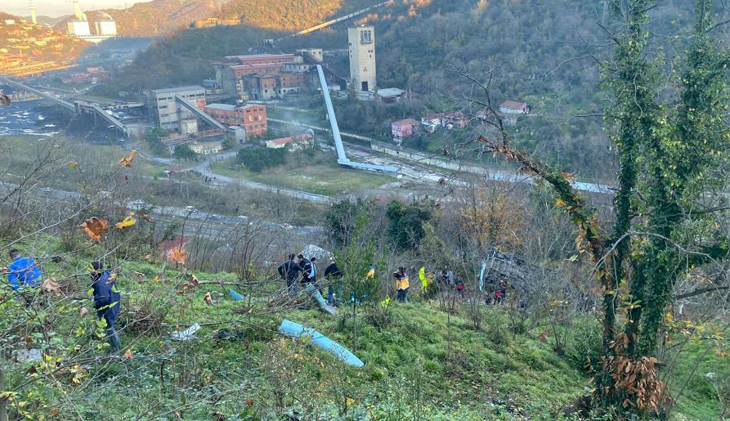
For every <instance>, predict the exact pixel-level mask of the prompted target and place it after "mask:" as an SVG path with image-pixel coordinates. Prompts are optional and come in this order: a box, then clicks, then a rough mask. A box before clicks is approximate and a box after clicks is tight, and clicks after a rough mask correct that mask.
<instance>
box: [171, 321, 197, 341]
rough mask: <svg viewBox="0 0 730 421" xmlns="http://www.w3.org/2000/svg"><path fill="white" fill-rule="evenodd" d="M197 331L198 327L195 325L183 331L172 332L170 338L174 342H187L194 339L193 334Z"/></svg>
mask: <svg viewBox="0 0 730 421" xmlns="http://www.w3.org/2000/svg"><path fill="white" fill-rule="evenodd" d="M199 330H200V325H199V324H197V323H195V324H194V325H192V326H190V327H189V328H187V329H185V330H182V331H176V332H172V333H171V334H170V337H171V338H172V339H174V340H176V341H189V340H191V339H196V337H195V333H196V332H197V331H199Z"/></svg>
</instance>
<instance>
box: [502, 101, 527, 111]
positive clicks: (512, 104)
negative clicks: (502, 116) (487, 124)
mask: <svg viewBox="0 0 730 421" xmlns="http://www.w3.org/2000/svg"><path fill="white" fill-rule="evenodd" d="M499 106H500V107H504V108H512V109H515V110H524V109H525V108H527V107H528V105H527V104H525V103H524V102H517V101H509V100H508V101H504V102H503V103H501V104H499Z"/></svg>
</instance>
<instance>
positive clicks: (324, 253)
mask: <svg viewBox="0 0 730 421" xmlns="http://www.w3.org/2000/svg"><path fill="white" fill-rule="evenodd" d="M299 254H301V255H303V256H304V257H306V258H307V259H311V258H312V257H316V258H317V260H319V261H321V262H326V261H327V260H328V259H329V258H330V257H332V252H331V251H328V250H325V249H323V248H322V247H319V246H315V245H314V244H309V245H308V246H306V247H304V249H303V250H302V251H301V253H299Z"/></svg>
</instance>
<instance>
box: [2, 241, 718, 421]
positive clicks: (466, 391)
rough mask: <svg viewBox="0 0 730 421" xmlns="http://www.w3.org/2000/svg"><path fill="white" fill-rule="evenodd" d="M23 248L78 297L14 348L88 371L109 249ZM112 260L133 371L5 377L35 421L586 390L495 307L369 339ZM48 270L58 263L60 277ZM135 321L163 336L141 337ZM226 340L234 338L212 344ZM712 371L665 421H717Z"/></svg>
mask: <svg viewBox="0 0 730 421" xmlns="http://www.w3.org/2000/svg"><path fill="white" fill-rule="evenodd" d="M138 228H139V227H136V228H134V229H138ZM115 235H117V236H123V235H126V234H125V233H117V234H115ZM117 240H118V238H116V239H111V238H110V239H107V240H106V241H107V242H109V241H112V242H115V243H118V241H117ZM29 241H30V240H28V241H26V242H24V243H23V244H21V245H20V247H19V248H21V250H22V251H24V252H26V253H31V252H32V254H33V255H35V256H37V257H38V258H39V259H40V261H42V262H43V269H44V271H45V273H46V275H53V276H55V277H56V278H57V279H58V280H59V283H60V284H61V285H62V287H63V289H64V291H65V292H66V294H67V295H66V297H72V298H57V299H53V300H57V302H56V303H55V305H48V304H46V306H45V307H44V308H45V309H46V310H45V312H44V313H43V314H44V316H43V317H44V319H43V320H44V322H43V326H44V330H43V331H44V332H45V333H44V335H40V334H36V333H33V326H35V325H36V321H35V319H33V320H31V321H30V322H29V324H28V326H29V331H28V332H27V333H24V335H27V336H26V338H25V340H23V341H22V345H18V346H22V347H28V348H33V347H43V349H44V352H46V353H47V354H48V355H51V356H61V355H65V357H66V358H79V357H81V358H82V359H87V358H88V357H89V355H88V354H83V355H80V356H78V355H76V354H75V352H76V351H74V350H75V349H78V348H77V346H78V347H81V349H89V346H91V351H85V352H91V354H92V355H96V356H103V355H105V353H106V351H105V350H104V349H103V347H102V348H100V349H95V350H94V348H93V345H95V344H103V343H104V342H103V341H102V340H100V339H98V338H94V337H93V336H92V335H91V332H93V329H94V322H93V320H94V318H93V315H90V316H87V317H79V313H78V309H79V308H80V307H81V306H86V307H88V308H91V302H90V299H89V298H88V295H87V290H88V288H89V279H88V275H87V274H86V270H85V267H86V265H87V264H88V262H89V261H91V260H93V259H94V258H96V257H97V256H100V255H103V254H104V253H105V252H106V249H105V246H104V244H103V243H102V244H91V243H90V242H89V241H88V240H87V239H86V238H85V237H83V235H78V236H76V237H74V238H68V237H64V239H58V238H56V237H48V238H45V237H44V238H41V237H38V238H36V239H35V240H34V241H33V242H32V243H31V242H29ZM0 246H2V243H0ZM119 252H120V253H121V254H124V255H126V256H127V257H128V258H129V260H127V261H118V262H117V263H119V264H121V269H122V272H121V277H120V279H121V283H120V285H121V289H122V312H121V314H120V318H119V320H120V322H119V327H120V328H121V331H122V342H123V346H124V351H125V352H126V351H127V350H129V351H130V352H131V354H132V355H133V358H132V359H129V360H117V361H111V362H108V363H104V364H90V363H87V364H86V365H85V370H87V371H86V372H85V375H84V376H83V377H82V378H81V380H80V384H78V385H74V384H73V382H72V381H71V380H70V375H69V373H68V372H67V371H60V372H58V373H55V374H54V377H53V378H48V377H43V376H41V377H39V378H38V380H37V381H35V382H31V383H25V382H26V381H27V379H28V376H27V372H29V370H30V368H29V367H28V366H24V367H22V366H20V365H19V364H17V363H12V362H11V363H9V365H8V367H9V375H8V378H7V379H6V381H7V384H8V388H9V389H10V390H14V391H16V392H18V393H20V394H21V396H22V397H23V399H24V402H25V405H26V408H27V409H28V410H29V411H32V412H31V413H32V414H35V415H37V416H40V415H41V414H48V412H49V411H50V410H51V408H57V409H58V411H59V419H78V418H79V417H83V418H85V419H98V420H118V419H134V417H135V416H137V415H139V414H140V413H142V412H144V411H149V413H148V414H149V415H150V418H148V419H168V417H167V415H169V413H174V412H176V411H177V412H178V414H179V415H177V416H176V419H183V420H198V419H211V414H212V413H213V412H215V413H219V414H221V415H222V416H224V417H225V419H239V420H259V419H272V420H273V419H281V416H282V414H286V413H292V412H298V413H300V414H304V415H305V416H304V418H305V419H328V420H360V419H369V420H394V421H395V420H429V421H430V420H455V421H456V420H458V421H461V420H475V421H476V420H524V419H530V420H560V419H565V417H564V416H563V414H562V412H563V411H562V408H563V407H565V406H567V405H571V404H573V403H575V401H576V399H577V398H578V397H579V396H581V395H582V394H583V393H584V392H583V388H584V387H585V386H587V385H588V384H589V383H588V378H587V377H586V375H585V374H584V373H582V372H581V371H580V370H578V369H577V368H575V366H574V365H573V364H571V362H570V361H569V360H568V359H567V358H566V357H562V356H560V355H558V354H556V353H555V352H554V351H553V349H552V347H551V345H550V341H549V340H548V341H541V340H539V339H538V337H539V332H540V331H542V330H544V327H540V328H538V329H537V330H536V331H528V332H525V333H518V334H514V335H513V332H512V331H511V330H510V326H511V325H510V318H509V316H508V314H507V313H506V312H505V309H504V308H501V307H484V308H483V309H482V311H483V325H482V327H481V329H475V328H474V327H473V325H472V323H471V322H470V321H469V319H468V318H467V317H466V308H461V309H460V310H458V311H457V314H456V315H452V316H450V317H449V316H448V315H447V314H446V313H445V312H443V311H441V310H440V309H439V308H438V305H437V304H436V303H435V302H429V301H423V300H422V299H420V298H419V297H414V299H413V301H412V302H411V303H409V304H398V303H394V302H393V303H391V304H390V305H389V306H387V307H386V309H387V310H385V311H388V312H389V316H390V317H389V319H390V322H389V323H388V324H385V325H379V326H378V325H375V324H374V323H373V319H372V318H371V317H370V316H369V311H366V310H365V309H364V308H362V307H360V308H358V315H357V318H356V319H355V320H356V323H355V322H354V320H353V318H352V317H350V313H351V311H352V309H351V308H350V307H341V308H340V314H339V315H338V316H336V317H332V316H326V315H324V314H322V313H320V312H319V311H316V310H313V309H309V310H308V309H291V308H289V309H280V310H274V311H272V307H270V306H267V305H265V303H264V302H262V301H260V300H253V301H252V307H249V306H248V304H249V303H237V302H234V301H233V300H231V299H230V298H229V296H228V294H227V289H228V288H229V287H228V286H220V285H215V284H213V285H201V286H198V287H196V288H185V287H184V285H185V284H186V283H187V279H188V276H189V273H185V272H183V268H182V267H180V265H175V264H172V263H168V264H166V265H163V264H162V262H161V261H160V260H159V259H155V258H153V259H152V260H147V261H146V260H145V259H144V258H143V256H145V255H148V254H154V253H153V251H152V250H151V249H149V248H147V247H145V246H132V245H130V246H129V248H128V249H127V250H119ZM50 256H63V259H62V260H60V261H59V262H57V263H54V262H53V261H51V260H50V259H49V257H50ZM194 274H195V275H196V276H197V278H198V279H200V280H223V281H228V282H235V281H236V276H235V275H233V274H229V273H216V274H212V273H201V272H194ZM72 275H77V276H75V277H74V276H72ZM259 275H261V274H259ZM156 277H159V280H156V279H155V278H156ZM278 286H279V284H278V282H268V283H265V284H264V285H263V286H261V287H259V289H255V290H251V289H249V288H247V287H245V286H244V287H242V288H240V289H239V290H240V291H241V292H243V293H245V294H246V295H249V294H250V293H252V295H253V297H254V298H260V297H265V296H268V295H269V294H271V293H272V292H273V291H275V290H276V289H277V288H278ZM6 293H7V286H6V285H0V297H2V296H4V294H6ZM206 293H210V294H211V296H212V297H213V301H214V304H213V305H212V306H209V305H206V304H205V303H204V300H203V297H204V296H205V294H206ZM49 309H50V310H49ZM374 309H375V310H370V311H380V312H382V311H384V310H383V307H381V306H378V305H377V304H376V305H375V306H374ZM0 311H2V312H3V314H4V315H6V317H4V318H3V319H2V320H0V326H1V327H2V328H3V329H5V328H7V326H8V325H12V323H13V321H14V320H16V319H17V317H20V316H21V315H24V314H26V312H25V309H24V308H23V307H21V306H19V305H18V304H17V301H16V300H4V301H2V300H0ZM16 313H17V314H16ZM381 314H382V313H381ZM142 316H145V318H144V319H142ZM24 317H29V316H27V315H26V316H24ZM283 319H289V320H292V321H294V322H297V323H301V324H303V325H305V326H307V327H311V328H314V329H316V330H318V331H319V332H320V333H322V334H324V335H326V336H328V337H330V338H331V339H333V340H335V341H337V342H339V343H340V344H341V345H343V346H345V347H346V348H349V349H350V350H351V351H353V353H354V354H356V355H357V356H358V357H359V358H360V359H361V360H362V361H363V362H365V366H364V367H363V368H361V369H357V368H353V367H348V366H345V365H343V364H342V363H341V362H340V361H339V360H337V359H336V358H335V357H333V356H332V355H330V354H328V353H326V352H324V351H321V350H319V349H317V348H315V347H313V346H311V345H310V344H309V343H308V342H307V341H296V340H291V339H286V338H283V337H282V336H281V335H279V334H278V333H277V327H278V325H279V324H280V323H281V321H282V320H283ZM140 320H143V321H147V320H154V321H156V322H158V323H159V325H158V326H157V327H156V328H154V329H143V327H144V326H145V325H144V323H142V324H141V325H140V322H139V321H140ZM589 321H590V320H589ZM196 322H197V323H200V324H202V325H203V327H202V329H201V330H200V331H199V332H198V333H197V338H198V339H196V340H194V341H189V342H175V341H171V340H170V339H169V337H168V333H169V332H170V331H173V330H178V329H184V328H186V327H188V326H190V325H191V324H192V323H196ZM590 323H595V321H590ZM591 326H593V327H595V328H596V329H597V326H595V325H594V324H593V325H591ZM223 331H228V332H234V333H236V334H237V335H239V336H238V337H237V338H235V339H221V338H220V337H219V334H220V333H221V332H223ZM79 332H80V333H79ZM353 332H357V334H356V335H355V334H354V333H353ZM580 332H581V331H580V330H577V331H576V335H581V333H580ZM44 336H45V338H49V340H48V341H46V340H45V339H44ZM583 339H585V338H584V337H576V340H578V341H580V340H583ZM355 342H356V343H355ZM14 346H15V345H14ZM688 349H689V351H690V352H688V353H687V354H686V356H685V359H683V360H681V364H680V366H679V367H678V369H677V370H676V375H675V376H674V378H673V379H674V380H676V381H679V380H681V379H682V378H683V376H684V375H687V374H688V373H689V372H690V371H691V369H692V367H693V358H694V357H697V356H699V355H700V354H701V353H702V350H703V349H704V345H701V344H695V345H690V346H689V347H688ZM37 370H41V369H40V368H37ZM710 371H713V372H715V371H716V372H719V373H720V374H721V375H727V374H726V373H727V365H726V364H725V363H724V361H723V360H722V359H721V358H720V357H717V356H710V358H709V359H708V360H706V361H705V362H703V363H702V365H701V367H700V370H699V371H698V373H699V375H698V376H695V377H694V378H693V380H692V381H691V382H690V383H689V386H688V388H687V392H686V393H685V395H683V396H682V397H681V399H680V401H679V405H678V407H677V410H676V411H675V412H674V413H673V417H672V419H676V420H714V419H717V414H718V409H717V403H716V400H715V399H714V396H713V393H712V390H711V385H710V384H709V383H708V380H707V378H706V376H704V374H705V373H706V372H710ZM41 372H45V371H41ZM674 380H673V381H674ZM21 384H22V385H24V386H21ZM165 414H167V415H165ZM35 418H37V417H35ZM35 418H34V419H35ZM213 419H214V418H213Z"/></svg>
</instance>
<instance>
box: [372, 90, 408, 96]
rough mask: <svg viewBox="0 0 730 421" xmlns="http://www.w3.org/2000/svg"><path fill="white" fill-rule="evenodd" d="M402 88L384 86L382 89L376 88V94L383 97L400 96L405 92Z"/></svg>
mask: <svg viewBox="0 0 730 421" xmlns="http://www.w3.org/2000/svg"><path fill="white" fill-rule="evenodd" d="M405 92H406V91H404V90H403V89H400V88H384V89H378V95H379V96H381V97H383V98H393V97H397V96H401V95H403V94H404V93H405Z"/></svg>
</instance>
